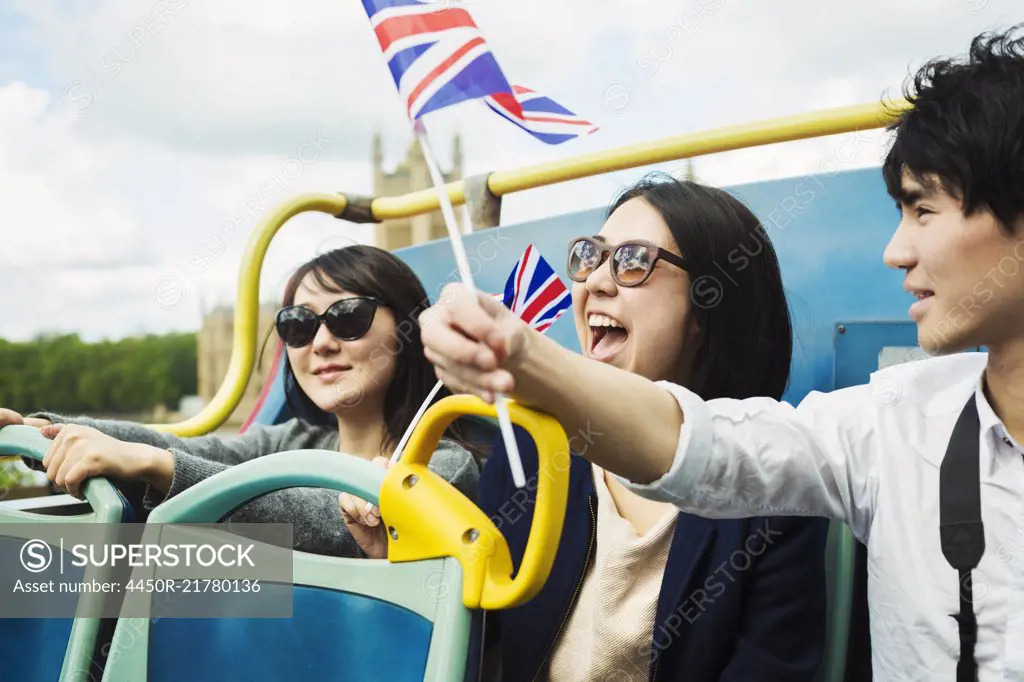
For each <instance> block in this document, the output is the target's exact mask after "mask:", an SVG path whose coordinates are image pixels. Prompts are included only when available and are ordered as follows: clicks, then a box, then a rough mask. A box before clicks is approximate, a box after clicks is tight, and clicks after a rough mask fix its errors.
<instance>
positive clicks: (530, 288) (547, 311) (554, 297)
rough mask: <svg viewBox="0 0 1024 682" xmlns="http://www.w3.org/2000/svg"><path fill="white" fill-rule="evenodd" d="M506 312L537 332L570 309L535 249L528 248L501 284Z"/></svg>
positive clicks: (562, 290)
mask: <svg viewBox="0 0 1024 682" xmlns="http://www.w3.org/2000/svg"><path fill="white" fill-rule="evenodd" d="M502 302H503V303H504V304H505V307H506V308H509V309H510V310H511V311H512V312H513V313H515V314H516V315H518V316H519V317H521V318H522V319H523V320H525V321H526V323H527V324H529V325H530V326H531V327H533V328H534V329H536V330H537V331H539V332H545V331H547V329H548V327H550V326H551V325H552V324H554V323H555V320H557V319H558V318H559V317H561V316H562V313H564V312H565V311H566V310H568V309H569V307H570V306H572V295H571V294H570V293H569V290H568V289H567V288H566V286H565V283H563V282H562V280H561V279H560V278H559V277H558V275H556V274H555V271H554V270H553V269H552V268H551V266H550V265H549V264H548V262H547V261H546V260H544V257H543V256H541V255H540V251H539V250H538V249H537V247H536V246H534V245H533V244H530V245H529V246H527V247H526V251H524V252H523V255H522V256H520V258H519V260H518V261H517V262H516V265H515V267H514V268H512V273H511V274H509V276H508V281H506V282H505V295H504V297H503V299H502Z"/></svg>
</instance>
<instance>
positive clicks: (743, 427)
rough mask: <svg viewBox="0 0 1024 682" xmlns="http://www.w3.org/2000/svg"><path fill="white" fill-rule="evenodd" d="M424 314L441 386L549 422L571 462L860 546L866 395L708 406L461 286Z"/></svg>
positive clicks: (663, 495) (717, 513)
mask: <svg viewBox="0 0 1024 682" xmlns="http://www.w3.org/2000/svg"><path fill="white" fill-rule="evenodd" d="M423 316H424V317H421V322H420V324H421V327H422V330H423V331H422V334H423V343H424V347H425V351H426V354H427V358H428V359H429V360H430V361H431V362H432V363H433V364H434V366H435V369H436V371H437V374H438V377H439V378H440V379H441V380H442V381H444V382H445V384H447V385H448V386H449V387H451V388H452V389H453V390H460V391H466V392H470V393H474V394H476V395H479V396H481V397H482V398H483V399H484V400H487V401H493V400H494V398H495V395H496V394H498V393H504V394H506V395H510V396H512V397H513V398H515V399H516V400H517V401H519V402H522V403H523V404H526V405H530V406H533V407H536V408H537V409H539V410H541V411H544V412H547V413H548V414H551V415H553V416H554V417H555V418H556V419H558V421H559V422H560V423H561V424H562V426H563V428H564V429H565V431H566V434H567V435H568V436H569V439H570V446H571V447H572V449H573V451H574V452H575V453H576V454H578V455H581V456H583V457H585V458H586V459H588V460H590V461H592V462H594V463H595V464H597V465H599V466H601V467H602V468H604V469H606V470H608V471H610V472H612V473H614V474H616V475H618V476H619V477H620V479H622V480H623V483H625V484H626V485H627V486H628V487H629V488H630V489H631V490H633V491H635V492H637V493H638V494H640V495H643V496H644V497H648V498H650V499H657V500H662V501H666V502H672V503H673V504H675V505H676V506H677V507H679V508H680V509H683V510H685V511H688V512H690V513H694V514H698V515H701V516H705V517H708V518H741V517H746V516H763V515H791V516H826V517H831V518H838V519H842V520H844V521H846V522H847V523H849V524H850V525H851V526H852V527H853V529H854V532H855V534H856V535H857V537H858V538H864V537H866V534H867V530H868V528H869V527H870V520H871V509H872V508H873V506H874V497H875V494H876V491H877V489H878V476H879V475H880V473H879V467H878V451H879V447H878V440H877V433H876V423H877V419H878V414H877V413H876V410H875V408H876V407H877V405H875V404H874V403H873V401H872V400H871V397H870V394H869V390H868V387H866V386H857V387H853V388H849V389H844V390H842V391H834V392H832V393H828V394H823V393H812V394H810V395H809V396H808V397H807V398H805V399H804V401H803V402H801V403H800V405H799V406H798V407H793V406H791V405H789V404H787V403H784V402H781V401H778V400H773V399H771V398H748V399H746V400H732V399H724V398H723V399H717V400H709V401H705V400H702V399H701V398H700V397H699V396H697V395H695V394H694V393H692V392H691V391H689V390H687V389H686V388H685V387H682V386H679V385H676V384H672V383H670V382H664V381H662V382H657V383H655V382H652V381H650V380H648V379H645V378H643V377H641V376H639V375H636V374H631V373H629V372H627V371H625V370H621V369H617V368H615V367H612V366H609V365H606V364H604V363H600V362H596V361H591V360H587V359H586V358H584V357H582V356H580V355H577V354H575V353H573V352H571V351H569V350H567V349H565V348H562V347H561V346H559V345H558V344H557V343H555V342H554V341H553V340H551V339H549V338H547V337H545V336H543V335H542V334H540V333H537V332H535V331H533V330H532V329H530V328H529V327H528V326H527V325H526V324H525V323H524V322H522V321H521V320H519V319H518V318H517V317H516V316H515V315H513V314H512V312H511V311H510V310H508V309H507V308H506V307H505V306H504V305H502V304H501V303H500V302H498V301H495V300H492V299H490V298H489V297H488V296H486V295H482V294H478V296H477V300H476V301H474V300H473V298H472V297H471V296H470V294H469V292H468V291H467V290H466V289H465V288H464V287H463V286H462V285H459V284H451V285H448V287H446V289H445V290H444V293H443V294H442V296H441V298H440V300H439V302H438V303H437V304H436V305H435V306H433V307H432V308H429V309H428V310H427V311H425V312H424V313H423Z"/></svg>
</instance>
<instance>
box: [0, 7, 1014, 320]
mask: <svg viewBox="0 0 1024 682" xmlns="http://www.w3.org/2000/svg"><path fill="white" fill-rule="evenodd" d="M445 1H447V0H445ZM463 4H464V5H465V6H466V7H467V8H468V9H469V10H470V12H471V13H472V14H473V16H474V18H475V19H476V21H477V23H478V24H479V26H480V27H481V29H482V30H483V31H484V34H485V35H486V36H487V38H488V41H489V42H490V44H491V46H492V48H493V49H494V50H495V53H496V54H497V55H498V59H499V62H500V63H501V64H502V66H503V68H504V69H505V70H506V73H507V75H508V76H509V77H510V78H511V79H512V80H513V81H516V82H522V83H523V84H526V85H530V86H533V87H535V88H537V89H539V90H542V91H545V92H548V93H549V94H551V95H552V96H554V97H555V98H556V99H558V100H559V101H562V102H563V103H564V104H566V105H568V106H570V108H573V109H575V110H576V111H577V112H578V113H580V114H582V115H584V116H587V117H588V118H591V119H592V120H594V121H595V122H597V123H598V124H599V125H601V128H602V129H601V131H599V132H598V133H597V134H595V135H592V136H590V137H588V138H586V139H583V140H578V141H575V142H573V143H570V144H567V145H562V146H559V147H553V148H549V147H546V146H544V145H542V144H540V143H537V142H534V141H533V140H531V139H530V138H529V137H528V136H526V135H525V134H524V133H522V132H521V131H519V130H518V129H516V128H514V127H513V126H510V125H509V124H507V123H506V122H504V121H502V120H500V119H498V118H496V117H494V116H493V115H492V114H490V113H489V112H487V110H486V109H484V108H482V107H481V106H474V105H465V106H460V107H455V108H453V109H451V110H445V111H440V112H437V113H436V114H432V115H431V116H430V118H429V120H428V121H427V123H428V127H429V129H430V131H431V137H432V140H433V141H434V144H435V146H436V148H437V150H438V152H439V155H440V157H441V161H442V164H444V165H447V163H448V160H449V142H448V141H449V140H450V136H451V134H452V133H453V132H454V131H455V130H459V131H461V132H462V133H463V139H464V152H465V157H466V166H467V167H466V170H467V172H468V173H482V172H486V171H491V170H500V169H508V168H516V167H521V166H524V165H529V164H537V163H543V162H546V161H551V160H555V159H560V158H565V157H567V156H573V155H577V154H584V153H589V152H594V151H599V150H604V149H608V148H612V147H620V146H627V147H628V146H631V145H636V144H638V143H640V142H644V141H648V140H652V139H656V138H659V137H667V136H671V135H679V134H684V133H691V132H695V131H699V130H704V129H710V128H715V127H719V126H723V125H732V124H740V123H745V122H748V121H753V120H758V119H762V118H767V117H775V116H785V115H790V114H796V113H801V112H805V111H809V110H812V109H817V108H821V107H830V106H841V105H848V104H858V103H862V102H867V101H872V100H876V99H877V98H878V97H879V96H881V95H882V94H883V93H884V92H885V91H887V90H888V91H889V92H890V94H898V93H899V89H900V86H901V85H902V83H903V80H904V77H905V76H906V74H907V72H908V70H909V69H910V68H912V67H914V66H917V65H919V64H920V63H921V62H922V61H923V60H924V59H926V58H928V57H931V56H935V55H938V54H959V53H962V52H963V50H964V48H965V47H966V45H967V42H968V40H969V38H970V37H971V36H973V35H974V34H976V33H978V32H979V31H981V30H985V29H989V28H996V27H1000V26H1006V25H1008V24H1009V23H1010V22H1011V21H1012V20H1014V19H1015V18H1016V17H1017V16H1018V15H1019V6H1018V5H1019V3H1018V1H1017V0H906V1H905V2H900V3H892V2H884V1H883V0H863V1H858V2H854V1H853V0H847V1H846V2H835V3H816V4H815V3H807V2H795V1H792V0H791V1H790V2H775V3H753V2H749V1H746V2H743V1H741V0H692V1H690V0H688V1H687V2H686V3H665V2H662V1H661V0H632V1H631V2H628V3H623V2H622V0H558V2H551V1H550V0H520V1H519V2H515V3H509V2H500V3H499V2H484V1H482V0H466V1H465V2H464V3H463ZM5 11H8V12H17V13H18V14H20V15H21V16H22V17H23V18H24V21H23V22H21V23H20V24H18V23H17V22H16V26H18V28H17V29H16V34H15V33H14V32H15V29H9V28H5V27H3V26H0V46H3V45H7V44H11V41H14V39H15V38H16V42H17V45H18V48H17V50H18V51H17V52H12V53H5V51H4V48H3V47H0V66H2V67H3V68H5V69H7V70H8V71H9V72H10V70H11V69H14V70H15V71H14V73H15V74H16V76H15V78H14V79H13V80H8V81H7V82H0V201H2V204H3V205H4V207H5V217H6V218H7V220H8V222H6V223H5V225H4V226H3V227H2V228H0V230H2V232H3V240H4V241H3V243H4V248H3V250H2V251H0V254H2V255H0V266H2V267H0V290H3V291H5V292H11V291H16V292H18V293H17V295H16V298H17V300H16V301H14V302H11V303H8V302H6V300H5V315H4V317H3V318H2V321H0V336H2V337H7V338H12V337H13V338H24V337H26V336H29V335H31V334H33V333H35V332H36V331H38V330H41V329H53V328H54V327H56V326H60V327H61V328H63V329H67V330H73V329H77V330H81V331H82V333H83V334H84V335H86V336H87V337H90V338H95V337H99V336H118V335H121V334H124V333H133V332H136V331H140V330H152V331H163V330H166V329H187V328H195V326H196V325H197V324H198V321H199V314H200V303H201V302H202V303H203V304H204V305H207V306H208V305H211V304H212V303H213V302H217V301H222V302H228V301H231V300H233V297H234V291H235V286H236V279H237V268H238V263H239V261H240V259H241V254H242V251H243V249H244V246H245V239H246V238H247V237H248V236H249V235H250V234H251V233H252V229H253V226H254V225H255V222H256V220H257V219H258V218H259V217H261V216H262V215H264V214H265V211H266V210H267V209H268V208H269V207H270V206H271V205H276V203H278V202H280V201H281V200H283V199H284V198H285V197H287V196H290V195H292V194H294V193H298V192H303V191H348V192H354V193H361V194H367V193H369V192H370V190H371V171H370V167H369V155H370V136H371V134H372V132H373V131H374V130H377V129H380V130H382V131H383V132H384V134H385V140H386V152H387V158H388V161H389V164H388V165H393V164H394V163H395V162H396V161H397V160H398V158H399V157H400V156H401V155H402V154H404V151H405V149H406V146H407V144H408V140H409V130H408V121H406V120H405V118H404V115H403V110H402V106H401V103H400V101H399V98H398V95H397V93H396V91H395V88H394V84H393V83H392V81H391V79H390V74H389V72H388V70H387V68H386V66H385V65H384V64H383V62H382V60H381V59H380V53H379V47H378V45H377V43H376V41H375V38H374V36H373V35H372V32H371V31H370V30H369V28H368V25H367V22H366V17H365V14H364V11H363V8H362V3H361V2H359V1H358V0H346V1H344V2H338V0H303V1H302V2H299V3H283V2H279V1H277V0H273V1H272V0H259V1H255V2H254V1H252V0H153V1H152V2H147V3H143V4H139V3H136V2H130V1H129V0H11V2H9V3H8V7H7V9H6V10H5ZM8 32H10V33H8ZM8 39H10V40H8ZM26 55H29V56H26ZM19 60H20V61H19ZM19 65H20V69H21V70H22V71H21V72H20V73H19V71H18V68H19ZM26 83H28V85H26ZM311 138H313V139H314V140H315V139H317V138H321V139H324V140H327V141H329V142H324V143H323V144H322V145H320V146H319V147H317V149H318V150H319V151H317V153H316V154H315V158H312V157H313V156H314V153H313V149H314V148H313V147H310V146H309V145H310V143H311V142H310V140H311ZM884 141H885V138H884V135H883V134H882V133H881V132H880V131H871V132H868V133H861V134H858V135H845V136H833V137H829V138H822V139H812V140H806V141H802V142H794V143H785V144H778V145H772V146H769V147H765V148H762V149H756V150H740V151H733V152H728V153H723V154H716V155H713V156H708V157H705V158H701V159H698V160H697V163H696V170H697V173H698V175H699V176H700V177H701V178H702V179H704V180H705V181H707V182H711V183H713V184H720V185H722V184H737V183H745V182H750V181H754V180H757V179H761V178H770V177H780V176H791V175H802V174H805V173H810V172H814V171H817V170H822V169H825V170H827V171H829V172H831V171H833V170H835V169H839V168H842V169H845V168H856V167H862V166H869V165H875V164H877V163H878V162H879V160H880V156H881V154H882V151H883V149H884ZM304 145H305V146H304ZM300 154H305V156H304V158H306V159H310V161H309V162H308V163H305V162H304V163H301V164H300V165H299V166H296V165H295V164H294V163H292V164H291V165H289V166H287V168H286V167H285V164H287V163H289V161H288V160H289V159H291V158H296V157H298V156H299V155H300ZM683 167H684V164H683V163H680V162H669V163H663V164H658V165H656V166H653V167H651V168H642V169H633V170H628V171H619V172H615V173H609V174H606V175H603V176H599V177H596V178H590V179H585V180H578V181H575V182H571V183H565V184H562V185H559V186H554V187H545V188H541V189H537V190H532V191H529V192H524V193H522V194H518V195H513V196H510V197H507V198H506V199H505V201H504V209H503V219H504V220H505V221H506V222H517V221H521V220H529V219H532V218H537V217H540V216H544V215H551V214H557V213H561V212H565V211H570V210H576V209H581V208H589V207H593V206H602V205H606V204H607V203H608V201H609V200H610V199H611V198H612V196H613V194H614V193H615V192H616V191H617V190H618V189H620V188H621V187H622V186H624V185H625V184H626V183H628V182H630V181H631V180H633V179H635V178H636V177H639V176H640V175H642V174H643V173H644V172H646V171H648V170H652V169H662V170H669V171H679V170H681V169H682V168H683ZM296 169H298V170H296ZM287 170H290V171H291V172H290V173H287V172H285V171H287ZM261 188H262V189H261ZM270 190H273V192H270ZM232 220H234V221H235V222H236V223H237V224H238V225H239V226H240V227H238V228H237V229H235V230H233V231H231V238H230V239H228V238H226V237H225V236H224V235H223V228H224V225H225V224H228V223H230V221H232ZM339 234H346V235H347V234H351V235H354V236H355V238H356V239H359V240H360V241H367V240H368V239H369V238H370V234H371V228H369V227H366V226H361V227H357V226H351V225H346V224H343V223H340V222H339V221H337V220H335V219H333V218H331V217H329V216H301V217H299V218H297V219H295V220H294V221H293V223H289V224H288V225H287V226H286V227H285V228H284V230H282V232H281V234H280V236H279V237H278V238H277V239H275V240H274V242H273V244H272V246H271V248H270V252H269V253H268V255H267V259H266V263H265V272H264V277H263V280H262V288H263V293H264V295H265V296H273V295H276V293H277V292H278V291H279V289H280V285H281V283H283V280H284V278H285V277H286V276H287V274H288V272H289V271H290V269H291V268H292V267H294V265H296V264H298V263H299V262H301V261H303V260H305V259H306V258H308V257H310V256H311V255H312V254H313V253H315V252H316V251H317V250H318V249H322V248H324V245H325V244H336V243H337V241H336V240H338V239H347V238H348V237H338V236H337V235H339ZM332 240H335V241H332ZM199 264H202V266H200V265H199ZM171 278H173V280H172V279H171ZM175 282H177V283H180V287H181V288H180V292H179V289H177V288H176V287H177V286H178V285H177V284H175ZM175 292H179V293H180V294H182V295H183V296H184V297H183V298H182V299H181V300H180V301H178V303H177V305H175V306H171V307H167V306H166V305H165V306H164V307H161V305H160V304H159V301H158V300H157V299H161V297H163V299H164V301H165V303H166V301H167V300H171V299H170V298H168V296H170V295H171V294H175ZM6 298H8V297H6V296H5V299H6ZM172 298H173V297H172Z"/></svg>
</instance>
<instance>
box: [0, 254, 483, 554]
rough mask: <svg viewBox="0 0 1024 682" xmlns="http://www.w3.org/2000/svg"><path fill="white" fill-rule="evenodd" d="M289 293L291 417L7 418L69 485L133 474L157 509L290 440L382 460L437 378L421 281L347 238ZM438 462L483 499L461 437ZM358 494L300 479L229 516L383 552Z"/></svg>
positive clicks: (326, 549)
mask: <svg viewBox="0 0 1024 682" xmlns="http://www.w3.org/2000/svg"><path fill="white" fill-rule="evenodd" d="M284 304H285V305H284V307H283V308H282V309H281V310H280V311H279V312H278V314H277V320H276V328H277V333H278V336H279V338H280V339H281V340H282V341H283V342H284V344H285V346H286V349H287V362H286V365H285V382H286V388H287V390H288V394H289V396H290V397H291V396H295V397H296V398H297V400H290V402H291V403H293V404H292V405H291V408H292V412H293V414H295V415H296V416H295V417H294V418H292V419H291V420H289V421H287V422H285V423H283V424H278V425H273V426H267V425H253V426H251V427H250V428H249V429H248V430H247V431H246V432H245V433H244V434H242V435H240V436H237V437H220V436H215V435H210V436H202V437H197V438H178V437H175V436H172V435H168V434H164V433H159V432H157V431H154V430H152V429H149V428H146V427H144V426H141V425H138V424H132V423H127V422H121V421H111V420H95V419H87V418H68V417H66V416H63V415H59V414H54V413H50V412H41V413H37V414H34V415H32V416H30V417H28V418H26V419H24V420H22V418H21V416H20V415H18V414H16V413H14V412H12V411H10V410H2V409H0V426H5V425H7V424H15V423H22V421H24V423H27V424H30V425H34V426H39V427H41V428H42V432H43V435H45V436H47V437H49V438H52V439H53V441H54V442H53V445H52V446H51V447H50V450H49V451H48V453H47V455H46V459H45V460H44V461H43V466H44V467H45V469H46V472H47V477H48V478H49V479H50V480H51V481H53V482H54V483H55V484H56V485H57V486H58V487H59V488H61V489H64V490H67V492H69V493H70V494H72V495H74V496H76V497H81V489H82V485H83V484H84V482H85V481H86V480H87V479H88V478H91V477H95V476H103V477H107V478H110V479H112V480H115V481H120V482H122V483H123V484H124V486H125V488H126V492H128V491H134V492H135V493H136V495H134V496H136V497H141V498H142V500H141V502H142V504H144V506H145V507H146V508H147V509H152V508H153V507H154V506H156V505H157V504H159V503H160V502H162V501H163V500H165V499H167V498H169V497H173V496H174V495H177V494H178V493H180V492H181V491H183V490H185V489H187V488H189V487H190V486H192V485H195V484H196V483H198V482H199V481H201V480H203V479H205V478H207V477H209V476H212V475H214V474H216V473H217V472H219V471H223V470H224V469H226V468H227V467H229V466H231V465H234V464H240V463H242V462H246V461H248V460H251V459H254V458H256V457H261V456H263V455H268V454H272V453H276V452H283V451H287V450H299V449H319V450H336V451H340V452H343V453H347V454H348V455H350V456H355V457H361V458H363V459H366V460H370V461H376V463H377V464H380V465H381V466H385V465H386V459H382V458H384V457H387V456H388V455H390V454H391V452H392V451H393V450H394V448H395V446H396V445H397V444H398V441H399V440H400V439H401V437H402V435H403V434H404V432H405V430H406V429H407V428H408V427H409V425H410V424H411V423H412V419H413V417H414V416H415V414H416V411H417V409H418V408H419V406H420V405H421V404H422V402H423V401H424V400H425V399H426V397H427V395H428V393H429V392H430V389H431V388H432V387H433V385H434V383H435V381H436V379H435V378H434V374H433V368H432V367H431V366H430V363H429V362H427V360H426V358H425V357H424V354H423V346H422V342H421V341H420V329H419V324H418V317H419V314H420V312H421V310H422V309H423V308H424V307H425V306H427V305H429V299H428V298H427V293H426V291H424V289H423V285H422V284H421V283H420V281H419V279H418V278H417V277H416V274H415V273H414V272H413V271H412V270H411V269H410V268H409V266H408V265H406V264H405V263H404V262H402V261H401V260H400V259H398V258H397V257H395V256H394V255H392V254H390V253H388V252H387V251H384V250H381V249H377V248H374V247H370V246H350V247H346V248H343V249H338V250H335V251H331V252H329V253H326V254H323V255H321V256H319V257H317V258H315V259H313V260H311V261H310V262H308V263H306V264H304V265H303V266H301V267H300V268H299V269H298V270H297V271H296V272H295V273H294V274H293V276H292V277H291V279H290V280H289V282H288V284H287V286H286V289H285V295H284ZM451 433H457V431H452V432H451ZM430 468H431V469H432V470H433V471H435V472H436V473H437V474H438V475H440V476H443V477H444V478H445V479H447V480H448V481H450V482H451V483H452V485H454V486H455V487H456V488H458V489H459V490H460V491H461V492H462V493H463V494H465V495H466V496H468V497H469V498H470V499H475V498H476V493H477V479H478V476H479V469H478V467H477V464H476V461H475V460H474V459H473V457H472V455H471V452H470V450H469V449H468V446H467V445H466V444H465V443H464V442H463V440H462V439H461V438H458V437H457V436H456V437H453V438H451V439H448V438H446V439H443V440H442V441H441V443H440V444H439V446H438V449H437V451H436V452H435V453H434V455H433V457H432V459H431V460H430ZM130 496H132V495H130ZM355 502H356V501H355V498H351V497H349V496H347V495H346V496H342V497H339V494H338V493H337V492H336V491H331V490H326V489H318V488H291V489H286V490H280V491H277V492H274V493H270V494H268V495H266V496H263V497H260V498H258V499H256V500H253V501H251V502H250V503H248V504H247V505H246V506H244V507H242V508H240V509H238V510H237V511H236V512H235V513H234V514H233V515H232V516H231V517H230V518H231V520H232V521H237V522H249V523H291V524H293V528H294V545H295V548H296V549H299V550H302V551H307V552H314V553H319V554H330V555H335V556H349V557H355V556H364V554H363V553H361V552H360V549H359V545H360V544H362V545H363V546H364V547H366V548H367V550H368V551H369V552H370V553H372V554H375V555H376V554H379V553H380V549H381V548H382V547H386V539H385V537H384V527H383V525H382V524H380V523H379V516H376V514H375V512H374V511H367V510H366V509H365V507H361V508H360V509H359V513H360V515H361V518H362V519H363V522H361V523H359V524H358V525H353V524H352V521H353V519H352V518H351V517H350V516H348V515H347V514H346V513H345V511H344V509H345V506H346V505H348V506H349V508H352V505H353V504H354V503H355ZM339 504H341V505H342V506H341V508H339ZM353 533H355V534H356V536H355V537H354V536H353ZM357 541H358V542H357Z"/></svg>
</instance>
